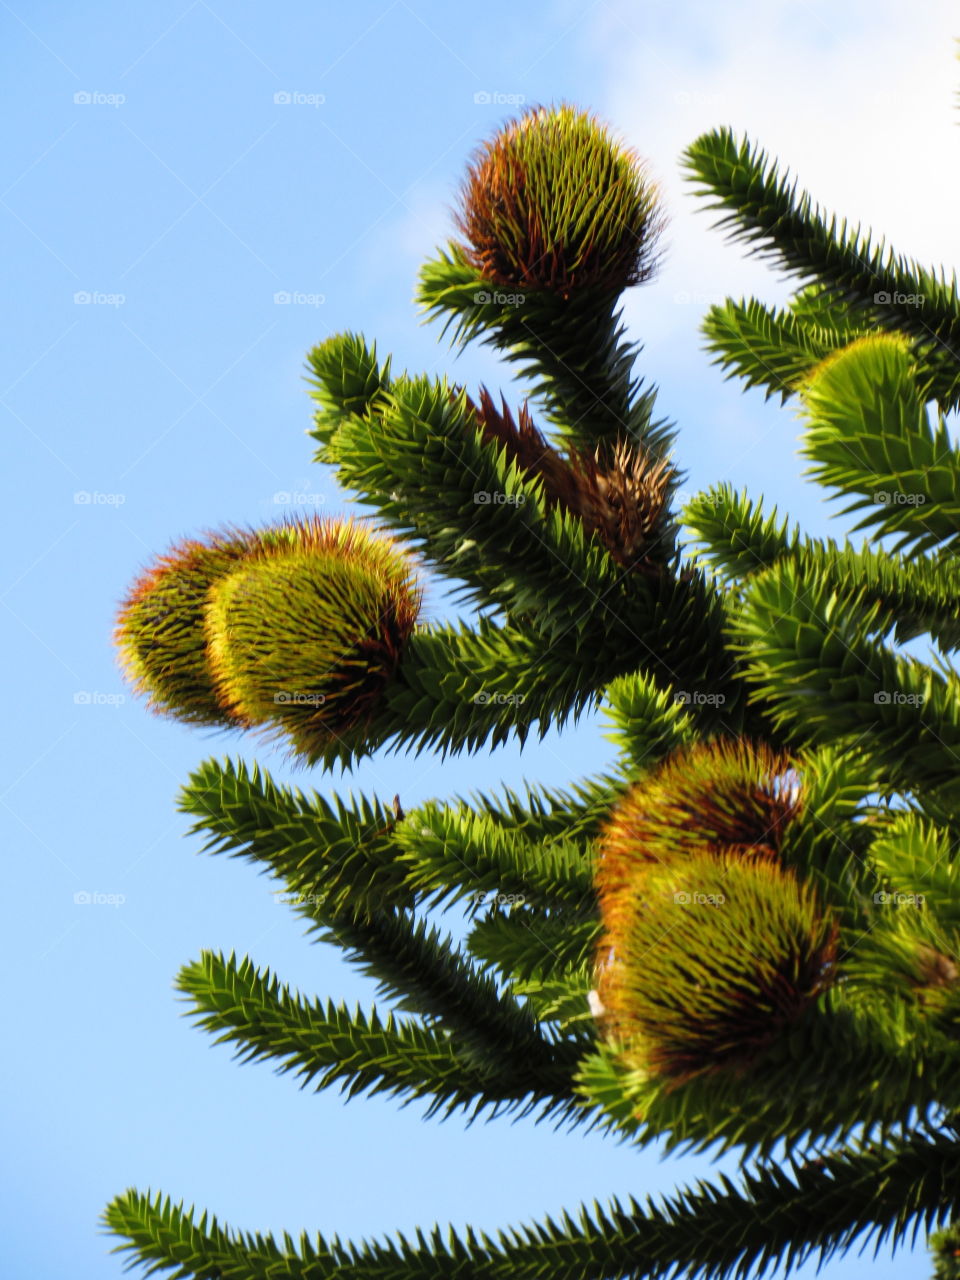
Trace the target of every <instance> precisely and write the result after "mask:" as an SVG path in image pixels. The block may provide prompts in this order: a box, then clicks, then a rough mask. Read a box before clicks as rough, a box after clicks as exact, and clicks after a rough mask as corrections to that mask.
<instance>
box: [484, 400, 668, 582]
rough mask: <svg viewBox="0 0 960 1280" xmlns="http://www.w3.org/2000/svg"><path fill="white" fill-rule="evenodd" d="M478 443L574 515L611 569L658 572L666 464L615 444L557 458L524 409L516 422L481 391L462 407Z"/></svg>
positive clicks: (505, 407)
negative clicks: (493, 448)
mask: <svg viewBox="0 0 960 1280" xmlns="http://www.w3.org/2000/svg"><path fill="white" fill-rule="evenodd" d="M467 403H468V405H469V407H470V409H471V410H472V412H473V414H474V417H475V419H476V423H477V426H478V428H479V430H480V433H481V438H482V439H483V441H484V443H493V444H495V445H497V446H498V447H500V448H502V449H504V450H505V451H506V456H507V459H508V461H509V462H512V463H514V464H515V465H516V466H517V468H518V469H519V470H521V471H523V472H524V473H525V474H526V476H527V477H529V478H530V479H539V480H541V481H542V483H543V493H544V498H545V500H546V503H547V506H548V508H553V507H559V508H560V509H561V510H562V511H565V512H567V513H568V514H570V515H573V516H576V517H577V518H578V519H579V520H580V521H581V522H582V524H583V527H584V529H586V530H587V532H588V533H592V534H595V535H596V536H597V537H598V538H599V539H600V541H601V542H602V543H603V545H604V546H605V547H606V549H607V551H608V552H609V553H610V555H611V556H612V557H613V559H614V560H616V562H617V563H618V564H621V565H623V566H624V567H625V568H629V569H633V570H636V569H640V570H652V571H654V572H658V571H659V566H658V553H661V551H662V548H661V545H660V544H661V535H662V532H663V528H664V524H665V521H666V515H667V508H668V505H669V501H670V489H671V484H672V482H673V480H674V477H675V475H676V472H675V471H674V469H673V467H672V466H671V465H670V463H669V462H668V461H666V460H665V459H654V458H653V457H652V456H651V455H650V454H649V453H648V452H647V451H646V450H645V449H643V448H642V447H638V446H635V445H628V444H626V443H625V442H619V443H617V444H616V445H614V446H613V447H612V449H608V448H607V447H605V446H599V447H598V449H597V451H596V453H595V454H594V455H593V456H592V457H591V456H590V454H588V453H585V452H584V451H582V450H577V449H572V450H571V451H570V452H569V454H568V456H567V457H564V456H563V455H562V454H561V453H559V452H558V451H557V450H556V449H554V448H553V446H552V445H550V444H549V443H548V442H547V441H546V439H545V438H544V437H543V435H542V434H541V433H540V432H539V431H538V430H537V428H536V427H535V426H534V424H533V419H532V417H531V416H530V410H529V408H528V406H527V404H526V403H524V404H522V405H521V406H520V411H519V414H518V416H517V418H516V419H514V417H513V414H512V413H511V411H510V408H509V406H508V405H507V402H506V400H505V399H504V398H503V397H501V407H500V408H499V409H498V408H497V406H496V404H495V403H494V400H493V397H492V396H491V395H490V393H489V391H488V390H487V389H486V387H481V388H480V403H479V404H475V403H474V402H473V401H472V400H469V399H468V401H467Z"/></svg>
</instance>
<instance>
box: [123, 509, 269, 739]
mask: <svg viewBox="0 0 960 1280" xmlns="http://www.w3.org/2000/svg"><path fill="white" fill-rule="evenodd" d="M256 538H257V535H256V534H255V533H254V532H253V531H251V530H240V529H237V530H226V531H223V532H220V533H212V534H209V535H207V537H206V539H204V540H201V539H189V540H186V541H183V542H180V543H177V544H176V545H175V546H173V547H171V548H170V550H169V551H167V552H166V553H165V554H164V555H162V556H159V557H158V558H157V559H156V560H155V561H154V563H153V564H152V565H151V566H150V567H149V568H148V569H146V570H145V571H144V572H143V573H142V574H141V575H140V576H139V577H138V578H137V579H136V581H135V582H134V584H133V586H132V587H131V588H130V591H129V592H128V594H127V597H126V599H125V600H124V602H123V604H122V605H121V607H120V610H119V613H118V616H117V626H116V631H115V640H116V644H117V648H118V651H119V656H120V662H121V665H122V667H123V668H124V671H125V673H126V676H127V678H128V680H129V681H130V683H131V684H132V685H133V687H134V689H135V690H136V691H137V692H138V693H140V694H144V695H146V697H147V698H148V699H149V703H148V705H149V706H150V708H151V710H153V711H157V712H160V713H162V714H165V715H170V716H173V717H174V718H175V719H178V720H184V721H186V722H188V723H191V724H207V725H219V726H230V725H234V724H235V723H236V721H235V719H234V717H233V716H232V715H231V714H230V712H229V711H228V710H227V709H226V708H224V707H223V706H221V704H220V702H219V700H218V698H217V695H216V693H215V691H214V687H213V679H212V676H211V673H210V668H209V663H208V660H207V651H206V642H205V637H204V630H203V616H204V609H205V606H206V601H207V595H208V593H209V591H210V588H211V587H212V585H213V584H214V582H216V581H218V579H220V578H222V577H223V576H224V575H226V574H228V573H229V572H230V571H231V570H232V569H234V568H236V566H237V564H238V563H239V562H240V561H241V560H242V559H243V558H244V556H246V555H248V554H249V552H250V550H251V548H252V547H253V546H254V545H255V544H256Z"/></svg>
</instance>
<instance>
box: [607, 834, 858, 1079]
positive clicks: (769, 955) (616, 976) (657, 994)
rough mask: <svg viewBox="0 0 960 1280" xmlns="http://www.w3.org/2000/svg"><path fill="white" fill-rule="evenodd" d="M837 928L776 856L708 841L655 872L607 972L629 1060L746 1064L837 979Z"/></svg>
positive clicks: (664, 1066) (674, 1066) (676, 1068)
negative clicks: (730, 851)
mask: <svg viewBox="0 0 960 1280" xmlns="http://www.w3.org/2000/svg"><path fill="white" fill-rule="evenodd" d="M837 937H838V930H837V927H836V924H835V923H834V922H833V921H832V920H831V918H830V917H829V916H828V915H827V914H825V913H823V912H822V910H821V908H820V906H819V904H818V902H817V899H816V896H815V894H814V892H813V890H812V889H811V888H810V887H809V886H808V885H805V884H802V883H801V882H800V881H798V880H797V878H796V877H795V876H794V875H793V873H792V872H790V871H788V870H785V869H784V868H782V867H780V866H778V865H777V864H776V863H774V862H769V861H753V862H744V861H740V860H738V859H737V858H735V857H723V858H718V857H716V856H715V855H714V854H710V853H701V854H697V855H694V856H693V857H691V858H688V859H684V860H682V861H677V862H674V863H671V864H669V865H663V866H658V867H657V868H656V869H655V870H654V871H651V872H649V873H648V874H647V876H646V877H645V879H644V882H643V889H642V891H641V892H639V893H638V894H637V895H636V896H635V897H634V899H633V900H632V902H631V906H630V910H629V911H628V912H625V913H624V914H623V915H622V917H621V919H620V921H619V923H618V927H617V929H616V933H615V936H614V937H612V938H611V939H610V942H611V943H612V955H611V957H610V959H609V961H608V963H607V964H606V965H605V966H604V967H603V969H602V970H601V973H600V978H599V999H600V1001H601V1002H602V1007H603V1010H604V1018H605V1021H606V1025H607V1028H608V1030H609V1031H610V1032H611V1033H612V1034H613V1035H614V1036H615V1037H616V1038H617V1040H618V1041H620V1043H621V1044H622V1045H623V1046H624V1048H623V1057H624V1060H625V1061H626V1062H627V1064H628V1065H630V1066H631V1067H634V1068H638V1069H640V1070H643V1071H645V1072H649V1073H651V1074H653V1075H659V1076H661V1077H665V1078H666V1079H668V1080H669V1081H671V1082H672V1083H674V1084H682V1083H683V1082H684V1081H686V1080H689V1079H691V1078H693V1077H695V1076H699V1075H703V1074H706V1073H710V1072H716V1071H722V1070H727V1069H733V1070H742V1069H744V1068H746V1067H748V1066H749V1065H750V1064H751V1063H752V1062H753V1061H754V1060H755V1059H756V1058H757V1057H758V1056H759V1055H760V1054H762V1053H763V1052H764V1050H766V1049H767V1048H769V1047H770V1046H771V1045H772V1044H773V1043H774V1042H775V1041H776V1040H777V1039H778V1038H779V1037H780V1036H782V1035H783V1034H784V1032H785V1030H787V1029H788V1028H789V1027H791V1026H793V1025H795V1024H796V1023H797V1022H798V1021H799V1020H800V1019H801V1018H802V1017H803V1016H804V1014H805V1012H806V1011H807V1009H808V1008H809V1007H810V1005H811V1004H812V1003H813V1002H814V1001H815V1000H816V999H817V997H818V996H819V995H820V994H821V993H822V992H823V991H824V990H825V989H826V988H827V986H829V984H830V982H831V981H832V978H833V970H834V964H835V961H836V954H837Z"/></svg>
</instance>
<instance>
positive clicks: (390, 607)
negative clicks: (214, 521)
mask: <svg viewBox="0 0 960 1280" xmlns="http://www.w3.org/2000/svg"><path fill="white" fill-rule="evenodd" d="M419 608H420V591H419V588H418V585H417V580H416V575H415V572H414V569H413V565H412V562H411V561H410V560H409V558H408V557H407V556H406V555H405V554H404V553H403V552H402V551H401V550H400V549H399V548H398V547H397V546H396V545H395V544H394V543H393V542H391V541H390V540H388V539H385V538H381V537H376V536H374V535H372V534H371V533H370V532H368V531H367V530H366V529H365V528H363V527H362V526H360V525H358V524H356V523H354V522H351V521H344V520H323V519H320V518H319V517H313V518H309V519H304V520H294V521H289V522H287V523H284V524H280V525H276V526H273V527H269V528H266V529H260V530H238V529H231V530H227V531H224V532H218V533H212V534H209V535H207V536H206V537H205V538H203V539H199V540H189V541H185V542H181V543H179V544H177V545H176V546H174V547H172V548H171V549H170V550H169V551H168V552H167V553H166V554H165V555H162V556H160V557H159V558H158V559H157V560H156V561H155V562H154V564H153V565H151V566H150V567H149V568H148V569H147V570H146V571H145V572H144V573H143V574H142V575H141V576H140V577H139V578H138V579H137V581H136V582H135V583H134V584H133V587H132V588H131V590H130V592H129V593H128V595H127V598H126V600H125V601H124V603H123V605H122V606H121V609H120V612H119V616H118V620H117V630H116V641H117V646H118V649H119V652H120V658H121V663H122V665H123V666H124V668H125V670H126V673H127V675H128V678H129V679H130V681H131V683H132V684H133V685H134V687H135V688H136V690H137V691H138V692H139V693H141V694H144V695H146V696H147V698H148V699H149V705H150V706H151V708H152V709H153V710H155V711H158V712H160V713H163V714H166V715H170V716H172V717H174V718H175V719H178V720H183V721H186V722H188V723H193V724H205V725H215V726H220V727H239V728H251V727H257V726H261V727H267V728H270V729H273V730H278V731H280V733H281V734H283V735H284V736H285V737H286V738H287V740H288V741H289V743H290V744H291V746H292V747H293V749H294V750H295V751H297V752H299V753H302V754H304V755H307V756H314V755H316V754H318V753H319V752H321V751H322V750H323V749H324V747H325V746H327V745H329V743H330V742H331V741H332V740H333V739H334V738H336V737H337V736H338V735H341V734H343V733H344V732H345V731H347V730H349V729H352V728H354V727H356V726H358V725H361V724H363V723H365V722H367V721H369V719H370V718H371V717H372V716H373V714H374V712H375V710H376V706H377V704H378V702H379V700H380V698H381V697H382V695H383V692H384V690H385V688H386V686H387V684H388V683H389V682H390V680H391V679H392V678H393V676H394V674H395V672H396V670H397V667H398V665H399V663H400V660H401V657H402V654H403V650H404V647H405V645H406V642H407V640H408V639H409V637H410V635H411V633H412V632H413V629H414V626H415V624H416V620H417V615H418V613H419Z"/></svg>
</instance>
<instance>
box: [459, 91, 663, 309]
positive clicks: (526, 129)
mask: <svg viewBox="0 0 960 1280" xmlns="http://www.w3.org/2000/svg"><path fill="white" fill-rule="evenodd" d="M457 223H458V226H459V229H460V231H461V232H462V233H463V235H464V237H465V240H466V244H465V246H464V249H465V252H466V254H467V257H468V259H469V260H470V261H471V262H472V263H473V265H474V266H475V267H476V268H477V270H478V271H479V272H480V273H481V275H482V276H483V277H484V279H486V280H489V281H490V282H491V283H494V284H500V285H504V286H513V287H514V288H524V289H546V290H550V291H551V292H553V293H556V294H559V295H560V296H562V297H569V296H570V295H571V294H573V293H574V292H576V291H578V290H597V291H600V292H613V293H619V292H620V291H621V290H623V289H625V288H626V287H627V286H629V285H633V284H639V283H641V282H642V281H644V280H647V279H649V278H650V276H651V275H652V274H653V272H654V270H655V266H656V247H657V241H658V239H659V236H660V234H661V232H662V229H663V215H662V212H661V208H660V200H659V193H658V191H657V188H656V185H655V184H654V183H653V182H652V181H651V180H650V179H649V177H648V176H647V174H646V171H645V167H644V164H643V162H642V161H641V160H640V158H639V157H638V156H637V155H636V154H635V153H634V152H633V151H631V150H630V149H629V148H627V147H624V146H622V145H621V144H619V143H617V142H615V141H614V140H613V138H612V137H611V136H610V134H609V132H608V131H607V129H606V128H604V126H603V125H601V124H599V123H598V122H597V121H596V120H595V119H594V118H593V117H592V116H591V115H589V114H588V113H587V112H585V111H579V110H577V109H576V108H574V107H571V106H567V105H561V106H558V107H549V108H548V107H532V108H530V109H529V110H527V111H526V112H524V114H523V115H521V116H520V117H519V118H518V119H517V120H514V121H513V122H512V123H510V124H508V125H507V126H506V127H505V128H503V129H501V130H500V131H499V132H498V133H497V134H495V135H494V137H493V138H492V139H491V140H490V141H489V142H487V143H485V144H484V145H483V146H482V147H481V148H480V150H479V152H478V154H477V156H476V158H475V159H474V161H473V163H472V164H471V165H470V166H469V168H468V170H467V178H466V181H465V183H464V186H463V189H462V192H461V207H460V210H459V214H458V218H457Z"/></svg>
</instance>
